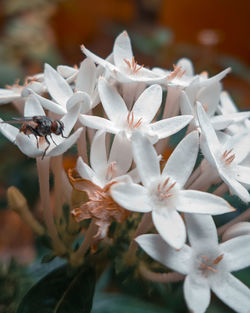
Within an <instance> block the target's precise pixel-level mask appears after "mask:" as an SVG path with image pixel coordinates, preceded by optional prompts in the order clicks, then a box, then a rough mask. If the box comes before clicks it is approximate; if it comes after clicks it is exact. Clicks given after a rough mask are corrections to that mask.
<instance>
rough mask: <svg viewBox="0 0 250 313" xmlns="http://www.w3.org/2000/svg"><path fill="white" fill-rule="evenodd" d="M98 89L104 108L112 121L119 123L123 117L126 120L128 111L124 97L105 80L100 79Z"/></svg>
mask: <svg viewBox="0 0 250 313" xmlns="http://www.w3.org/2000/svg"><path fill="white" fill-rule="evenodd" d="M98 89H99V95H100V99H101V101H102V105H103V108H104V110H105V112H106V114H107V116H108V117H109V119H110V120H112V121H117V120H119V119H120V118H121V117H124V118H125V119H126V117H127V115H128V109H127V107H126V104H125V102H124V101H123V99H122V97H121V96H120V95H119V94H118V92H117V91H116V90H115V89H114V87H112V86H111V85H110V84H109V83H108V82H107V81H106V80H105V79H104V78H99V81H98Z"/></svg>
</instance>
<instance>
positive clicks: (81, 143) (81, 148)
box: [74, 121, 88, 164]
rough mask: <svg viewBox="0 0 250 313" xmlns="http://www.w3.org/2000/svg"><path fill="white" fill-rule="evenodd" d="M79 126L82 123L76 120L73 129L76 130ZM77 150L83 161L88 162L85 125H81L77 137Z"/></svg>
mask: <svg viewBox="0 0 250 313" xmlns="http://www.w3.org/2000/svg"><path fill="white" fill-rule="evenodd" d="M79 127H82V125H81V124H80V122H78V121H77V122H76V125H75V127H74V129H75V130H77V129H78V128H79ZM77 151H78V155H79V156H81V157H82V159H83V160H84V162H86V163H87V164H88V154H87V141H86V127H83V130H82V132H81V135H80V137H79V138H78V139H77Z"/></svg>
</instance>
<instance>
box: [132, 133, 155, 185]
mask: <svg viewBox="0 0 250 313" xmlns="http://www.w3.org/2000/svg"><path fill="white" fill-rule="evenodd" d="M132 147H133V155H134V160H135V163H136V167H137V170H138V172H139V175H140V177H141V181H142V183H143V185H144V186H148V185H150V183H151V181H153V180H155V179H157V178H159V177H160V164H159V159H158V156H157V153H156V151H155V149H154V147H153V145H152V144H151V143H150V141H149V139H148V138H146V137H145V136H143V135H142V134H141V133H140V132H137V131H134V132H133V135H132Z"/></svg>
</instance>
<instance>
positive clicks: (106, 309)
mask: <svg viewBox="0 0 250 313" xmlns="http://www.w3.org/2000/svg"><path fill="white" fill-rule="evenodd" d="M117 312H119V313H128V312H129V313H156V312H157V313H174V312H173V311H169V310H166V309H165V308H161V307H159V306H157V305H154V304H151V303H149V302H145V301H142V300H139V299H136V298H133V297H131V296H127V295H122V294H114V293H113V294H112V293H98V294H97V295H96V297H95V299H94V304H93V309H92V311H91V313H117Z"/></svg>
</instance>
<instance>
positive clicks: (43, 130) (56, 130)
mask: <svg viewBox="0 0 250 313" xmlns="http://www.w3.org/2000/svg"><path fill="white" fill-rule="evenodd" d="M4 123H10V124H15V123H17V124H22V125H21V128H20V129H19V132H21V133H24V134H25V135H28V136H29V135H30V134H33V135H34V136H35V137H36V140H37V148H39V138H44V139H45V141H46V142H47V144H48V146H47V147H46V149H45V150H44V152H43V155H42V159H43V158H44V157H45V155H46V152H47V150H48V149H49V147H50V141H49V139H48V136H49V137H50V138H51V140H52V141H53V143H54V144H55V145H56V143H55V141H54V139H53V137H52V136H51V135H52V134H55V135H58V136H59V135H61V136H62V137H63V138H68V137H65V136H64V135H63V130H64V124H63V122H62V121H60V120H54V119H52V118H49V117H47V116H32V117H20V118H19V117H13V118H12V120H10V121H4Z"/></svg>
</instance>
